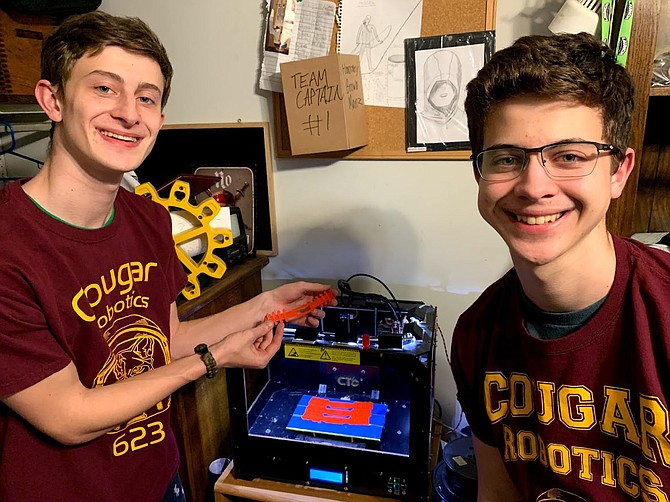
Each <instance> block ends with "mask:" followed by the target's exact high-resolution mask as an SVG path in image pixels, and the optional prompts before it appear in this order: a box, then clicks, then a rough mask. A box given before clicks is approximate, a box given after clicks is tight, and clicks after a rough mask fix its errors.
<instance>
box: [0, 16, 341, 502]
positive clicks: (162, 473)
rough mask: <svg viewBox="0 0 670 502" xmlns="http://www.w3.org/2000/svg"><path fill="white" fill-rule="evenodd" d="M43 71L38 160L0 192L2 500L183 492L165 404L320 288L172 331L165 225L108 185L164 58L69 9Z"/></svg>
mask: <svg viewBox="0 0 670 502" xmlns="http://www.w3.org/2000/svg"><path fill="white" fill-rule="evenodd" d="M42 76H43V78H42V79H41V80H40V81H39V82H38V83H37V85H36V88H35V96H36V98H37V101H38V102H39V104H40V105H41V107H42V108H43V109H44V112H45V113H46V114H47V116H48V117H49V118H50V119H51V120H52V123H53V129H52V141H51V145H50V150H49V153H48V156H47V160H46V162H45V164H44V166H43V168H42V170H41V171H40V172H39V173H38V174H37V175H36V176H35V177H33V178H31V179H24V180H20V181H17V182H14V183H11V184H9V185H8V186H7V187H5V189H4V190H2V191H0V233H2V235H3V240H2V244H0V249H1V251H2V252H1V253H0V263H1V264H2V269H3V278H2V281H0V295H2V297H3V298H4V301H3V304H2V307H0V400H1V402H2V404H1V405H0V500H2V501H3V502H23V501H33V500H58V501H67V502H76V501H90V500H96V501H100V502H104V501H115V502H118V501H122V500H134V501H135V500H136V501H142V502H152V501H154V502H156V501H170V500H183V490H182V488H181V483H180V480H179V477H178V474H177V469H178V465H179V455H178V452H177V446H176V442H175V438H174V434H173V432H172V429H171V427H170V394H171V393H172V392H174V391H176V390H177V389H179V388H180V387H182V386H183V385H185V384H186V383H189V382H192V381H194V380H197V379H198V378H200V377H202V376H204V375H207V376H208V377H211V376H213V375H214V373H215V372H216V368H221V367H224V366H229V367H251V368H261V367H263V366H265V365H266V364H267V362H268V361H269V360H270V358H271V357H272V355H273V354H274V353H275V352H276V351H277V350H278V348H279V346H280V345H281V339H282V333H283V324H281V323H280V324H279V325H278V326H276V331H275V333H274V335H273V328H274V326H273V323H272V322H267V321H265V316H266V314H268V313H270V312H275V311H278V310H290V309H292V308H295V307H296V306H298V305H302V304H303V303H305V302H306V301H309V300H312V299H313V297H314V295H315V294H318V293H321V292H323V291H326V290H328V289H329V287H328V286H326V285H321V284H312V283H306V282H299V283H293V284H287V285H284V286H281V287H279V288H276V289H274V290H272V291H268V292H264V293H262V294H260V295H258V296H256V297H255V298H253V299H251V300H249V301H247V302H245V303H242V304H240V305H237V306H235V307H232V308H230V309H228V310H226V311H224V312H220V313H218V314H215V315H212V316H210V317H206V318H202V319H198V320H196V321H190V322H180V320H179V318H178V316H177V306H176V298H177V295H178V294H179V292H180V291H181V290H182V288H183V287H184V285H185V284H186V274H185V272H184V270H183V267H182V265H181V264H180V262H179V260H178V259H177V255H176V251H175V248H174V241H173V239H172V232H171V223H170V216H169V214H168V213H167V211H165V210H164V209H163V208H162V206H160V205H158V204H156V203H155V202H153V201H151V200H149V199H147V198H144V197H141V196H138V195H135V194H132V193H130V192H127V191H126V190H124V189H121V190H119V184H120V183H121V180H122V177H123V175H124V173H126V172H128V171H131V170H133V169H135V168H137V167H138V166H139V165H140V164H141V162H142V161H143V160H144V159H145V157H146V156H147V155H148V154H149V152H150V150H151V148H152V146H153V144H154V142H155V140H156V135H157V134H158V131H159V129H160V128H161V126H162V124H163V120H164V116H163V107H164V106H165V104H166V102H167V98H168V95H169V90H170V83H171V79H172V66H171V65H170V62H169V60H168V57H167V54H166V52H165V49H164V48H163V46H162V45H161V43H160V41H159V40H158V38H157V37H156V35H155V34H154V33H153V32H152V31H151V30H150V29H149V27H148V26H147V25H146V24H145V23H143V22H142V21H140V20H139V19H136V18H122V17H114V16H111V15H109V14H104V13H102V12H93V13H89V14H83V15H80V16H75V17H72V18H70V19H68V20H66V21H65V22H63V23H62V24H61V25H60V26H58V27H57V28H56V29H55V30H54V32H53V33H52V34H51V35H50V36H49V37H48V38H47V39H46V40H45V42H44V47H43V52H42ZM322 315H323V313H322V312H320V311H316V310H315V311H312V312H310V313H309V314H308V315H307V316H305V317H303V318H302V320H301V322H302V323H303V324H305V325H311V326H314V325H317V324H318V322H319V318H320V317H322ZM202 344H205V346H204V347H203V346H202ZM196 347H197V351H196ZM196 352H197V353H196Z"/></svg>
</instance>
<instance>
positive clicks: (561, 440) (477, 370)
mask: <svg viewBox="0 0 670 502" xmlns="http://www.w3.org/2000/svg"><path fill="white" fill-rule="evenodd" d="M467 91H468V95H467V99H466V103H465V108H466V112H467V115H468V123H469V129H470V140H471V143H472V150H473V162H474V167H475V178H476V180H477V183H478V185H479V196H478V207H479V211H480V213H481V214H482V216H483V217H484V219H485V220H486V221H487V222H488V223H489V224H490V225H491V226H492V227H493V228H494V229H495V230H496V231H497V232H498V233H499V234H500V236H501V237H502V238H503V239H504V240H505V242H506V244H507V245H508V247H509V250H510V254H511V257H512V262H513V264H514V268H513V269H512V270H510V271H509V272H508V273H507V274H505V275H504V276H503V277H502V278H501V279H500V280H498V281H497V282H495V283H494V284H493V285H491V286H490V287H489V288H488V289H487V290H486V291H485V292H484V293H483V294H482V295H481V296H480V298H479V299H478V300H477V301H476V302H475V303H474V304H473V305H472V306H471V307H470V308H469V309H468V310H467V311H466V312H465V313H463V315H462V316H461V317H460V319H459V320H458V323H457V325H456V328H455V331H454V337H453V342H452V362H453V373H454V378H455V380H456V384H457V388H458V400H459V402H460V403H461V405H462V407H463V410H464V411H465V414H466V416H467V418H468V422H469V424H470V426H471V428H472V431H473V434H474V438H473V443H474V447H475V453H476V459H477V471H478V487H479V494H478V496H479V499H478V500H480V501H501V502H510V501H517V500H519V501H540V500H585V501H600V500H607V501H619V500H637V499H640V500H648V501H652V500H653V501H667V500H669V496H670V468H669V467H670V425H669V423H670V412H669V410H668V396H670V378H669V377H668V375H669V374H670V334H669V333H670V309H668V305H669V304H670V254H668V253H665V252H663V251H660V250H657V249H652V248H648V247H646V246H644V245H642V244H640V243H637V242H635V241H632V240H628V239H623V238H620V237H616V236H613V235H611V234H610V233H609V232H608V231H607V228H606V225H605V217H606V213H607V209H608V207H609V204H610V200H611V199H613V198H617V197H619V196H620V195H621V193H622V190H623V188H624V185H625V183H626V180H627V179H628V176H629V174H630V172H631V170H632V169H633V164H634V160H635V154H634V152H633V150H632V149H630V148H628V147H627V145H628V139H629V134H630V115H631V111H632V107H633V103H632V98H633V89H632V83H631V80H630V77H629V76H628V74H627V73H626V71H625V69H624V68H622V67H621V66H619V65H618V64H616V62H615V54H614V53H613V51H612V50H610V49H609V48H607V47H606V46H604V45H603V44H602V43H601V42H599V41H598V40H597V39H595V38H593V37H591V36H589V35H586V34H579V35H558V36H553V37H538V36H534V37H524V38H521V39H519V40H518V41H517V42H516V43H515V44H514V45H513V46H511V47H509V48H507V49H504V50H501V51H499V52H497V53H496V54H494V56H493V58H492V59H491V61H490V62H489V63H488V64H486V65H485V66H484V68H483V69H482V70H481V71H480V72H479V73H478V75H477V77H476V78H475V79H474V80H472V81H471V82H470V83H469V84H468V87H467Z"/></svg>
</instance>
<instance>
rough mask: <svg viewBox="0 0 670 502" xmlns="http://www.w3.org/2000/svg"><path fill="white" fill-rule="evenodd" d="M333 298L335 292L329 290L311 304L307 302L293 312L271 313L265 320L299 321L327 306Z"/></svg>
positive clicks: (278, 311)
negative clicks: (313, 311) (317, 309)
mask: <svg viewBox="0 0 670 502" xmlns="http://www.w3.org/2000/svg"><path fill="white" fill-rule="evenodd" d="M333 298H335V291H333V290H332V289H329V290H328V291H325V292H323V293H319V294H318V295H316V296H315V297H314V300H312V301H311V302H307V303H305V304H303V305H300V306H299V307H296V308H294V309H291V310H277V311H275V312H271V313H269V314H268V315H266V316H265V318H266V319H267V320H268V321H273V322H280V321H283V322H289V321H293V320H294V319H299V318H300V317H303V316H306V315H307V314H309V313H310V312H311V311H312V310H314V309H316V308H319V307H323V306H324V305H327V304H328V303H330V301H331V300H332V299H333Z"/></svg>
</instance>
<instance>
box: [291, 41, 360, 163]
mask: <svg viewBox="0 0 670 502" xmlns="http://www.w3.org/2000/svg"><path fill="white" fill-rule="evenodd" d="M280 70H281V78H282V86H283V88H284V102H285V105H286V119H287V122H288V129H289V137H290V139H291V153H292V154H293V155H302V154H307V153H320V152H334V151H338V150H350V149H352V148H357V147H359V146H363V145H365V144H367V142H368V129H367V122H366V116H365V104H364V101H363V81H362V79H361V66H360V62H359V58H358V55H352V54H331V55H328V56H324V57H320V58H311V59H302V60H299V61H291V62H289V63H283V64H281V65H280Z"/></svg>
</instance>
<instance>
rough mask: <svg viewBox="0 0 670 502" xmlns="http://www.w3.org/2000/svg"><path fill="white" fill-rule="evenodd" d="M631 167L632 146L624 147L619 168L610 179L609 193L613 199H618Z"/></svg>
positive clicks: (632, 161)
mask: <svg viewBox="0 0 670 502" xmlns="http://www.w3.org/2000/svg"><path fill="white" fill-rule="evenodd" d="M633 167H635V151H634V150H633V149H632V148H626V151H625V152H624V158H623V160H622V161H621V163H620V164H619V169H617V171H616V172H615V173H614V174H612V178H611V180H610V193H611V196H612V198H613V199H618V198H619V197H620V196H621V194H622V192H623V189H624V187H625V186H626V181H628V177H629V176H630V173H631V172H633Z"/></svg>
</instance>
